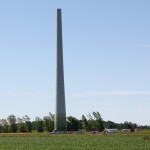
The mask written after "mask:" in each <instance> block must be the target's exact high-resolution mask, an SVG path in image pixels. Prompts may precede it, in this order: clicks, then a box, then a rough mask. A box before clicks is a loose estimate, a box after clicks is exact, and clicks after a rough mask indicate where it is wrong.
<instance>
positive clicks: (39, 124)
mask: <svg viewBox="0 0 150 150" xmlns="http://www.w3.org/2000/svg"><path fill="white" fill-rule="evenodd" d="M35 121H36V129H37V131H38V132H43V131H44V128H43V127H44V126H43V120H42V119H41V118H39V117H36V118H35Z"/></svg>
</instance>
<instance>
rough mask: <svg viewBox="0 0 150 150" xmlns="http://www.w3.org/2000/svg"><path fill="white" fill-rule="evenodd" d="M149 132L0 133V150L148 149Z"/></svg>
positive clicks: (149, 141)
mask: <svg viewBox="0 0 150 150" xmlns="http://www.w3.org/2000/svg"><path fill="white" fill-rule="evenodd" d="M144 136H150V132H138V133H128V134H125V133H124V134H123V133H118V134H114V135H103V134H80V135H77V134H70V135H50V134H48V133H41V134H39V133H31V134H28V133H27V134H0V150H150V140H144V138H143V137H144Z"/></svg>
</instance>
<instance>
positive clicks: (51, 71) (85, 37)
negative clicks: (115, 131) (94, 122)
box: [0, 0, 150, 125]
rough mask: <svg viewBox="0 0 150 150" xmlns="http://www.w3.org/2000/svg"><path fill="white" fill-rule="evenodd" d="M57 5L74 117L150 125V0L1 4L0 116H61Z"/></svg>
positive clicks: (8, 0)
mask: <svg viewBox="0 0 150 150" xmlns="http://www.w3.org/2000/svg"><path fill="white" fill-rule="evenodd" d="M57 8H61V9H62V23H63V47H64V48H63V49H64V71H65V92H66V107H67V116H69V115H73V116H75V117H77V118H78V119H80V118H81V116H82V114H85V115H87V114H88V113H91V112H92V111H99V112H100V113H101V115H102V118H103V119H104V120H112V121H115V122H124V121H131V122H135V123H138V124H148V125H150V118H149V117H148V115H149V114H150V109H149V106H150V69H149V66H150V59H149V58H150V19H149V15H150V9H149V8H150V1H149V0H132V1H131V0H126V1H119V0H113V1H112V0H106V1H103V0H95V1H90V0H82V1H76V0H72V1H67V0H57V1H54V0H44V1H41V0H30V1H29V0H26V1H20V0H13V1H12V0H5V1H4V0H1V1H0V101H1V107H0V118H6V117H7V116H8V115H9V114H14V115H16V116H18V117H21V116H23V115H26V114H27V115H29V116H30V118H31V119H34V118H35V117H36V116H39V117H43V116H45V115H48V112H52V113H55V94H56V93H55V88H56V86H55V81H56V77H55V76H56V9H57Z"/></svg>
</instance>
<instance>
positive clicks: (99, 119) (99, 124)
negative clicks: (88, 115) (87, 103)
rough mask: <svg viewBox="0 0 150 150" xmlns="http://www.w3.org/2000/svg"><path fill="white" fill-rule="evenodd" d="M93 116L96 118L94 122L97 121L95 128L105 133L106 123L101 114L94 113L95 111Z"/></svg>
mask: <svg viewBox="0 0 150 150" xmlns="http://www.w3.org/2000/svg"><path fill="white" fill-rule="evenodd" d="M92 114H93V116H94V120H95V127H96V129H97V130H98V131H103V130H104V121H103V119H102V117H101V115H100V113H99V112H94V111H93V113H92Z"/></svg>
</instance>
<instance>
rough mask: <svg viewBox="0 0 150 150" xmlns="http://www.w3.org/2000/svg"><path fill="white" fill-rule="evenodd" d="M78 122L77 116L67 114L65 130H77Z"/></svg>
mask: <svg viewBox="0 0 150 150" xmlns="http://www.w3.org/2000/svg"><path fill="white" fill-rule="evenodd" d="M79 125H80V122H79V120H78V119H77V118H75V117H72V116H69V117H67V130H68V131H77V130H79Z"/></svg>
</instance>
